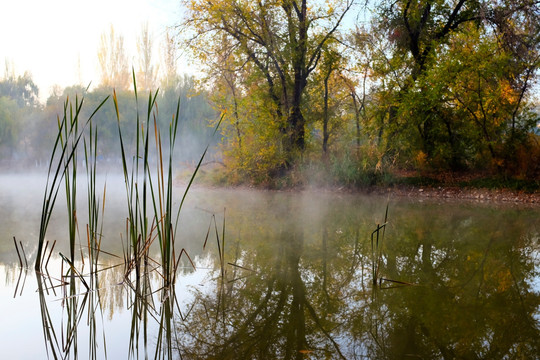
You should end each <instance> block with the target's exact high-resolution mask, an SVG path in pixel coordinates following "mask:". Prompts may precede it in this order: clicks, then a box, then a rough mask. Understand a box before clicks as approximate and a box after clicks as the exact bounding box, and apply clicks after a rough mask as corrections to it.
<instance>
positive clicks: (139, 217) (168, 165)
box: [113, 72, 223, 288]
mask: <svg viewBox="0 0 540 360" xmlns="http://www.w3.org/2000/svg"><path fill="white" fill-rule="evenodd" d="M133 84H134V93H135V102H136V106H137V115H136V117H137V118H136V120H137V122H136V124H137V129H136V140H135V154H134V157H133V161H132V165H131V167H128V158H127V154H126V147H125V142H124V137H123V135H122V128H121V119H120V112H119V106H118V99H117V96H116V92H114V93H113V101H114V105H115V110H116V116H117V125H118V133H119V137H120V148H121V155H122V168H123V173H124V180H125V186H126V194H127V202H128V223H127V231H128V241H129V244H128V255H127V259H126V262H127V263H128V264H129V265H128V267H127V272H129V271H131V269H133V268H134V269H135V273H136V279H137V281H138V279H139V278H140V276H141V272H140V261H141V259H143V258H144V259H145V262H146V261H147V256H148V249H149V247H150V244H151V243H152V242H153V241H154V239H155V238H157V239H158V242H159V249H160V257H161V259H160V265H161V268H162V277H163V280H164V287H165V288H168V287H169V286H170V285H171V284H172V283H174V278H175V274H176V269H177V268H178V264H179V262H180V257H181V256H182V255H183V254H186V255H187V253H186V252H185V250H184V249H182V250H181V251H180V252H178V253H177V251H176V250H175V248H174V239H175V234H176V230H177V227H178V220H179V217H180V210H181V208H182V205H183V204H184V201H185V199H186V195H187V193H188V191H189V189H190V187H191V185H192V183H193V180H194V179H195V176H196V174H197V172H198V170H199V168H200V166H201V164H202V161H203V159H204V157H205V155H206V153H207V151H208V149H209V146H210V145H208V146H207V147H206V149H205V150H204V152H203V154H202V156H201V158H200V159H199V162H198V164H197V166H196V168H195V170H194V172H193V174H192V176H191V178H190V180H189V183H188V185H187V187H186V189H185V191H184V194H183V196H182V200H181V202H180V205H179V206H178V208H175V207H174V196H173V188H174V186H173V180H174V173H175V171H174V159H173V157H174V150H175V149H174V147H175V143H176V137H177V133H178V124H179V120H180V99H179V100H178V103H177V106H176V113H175V114H174V115H173V117H172V119H171V122H170V123H169V128H168V145H169V147H168V149H167V152H164V151H163V145H162V144H163V143H162V137H161V129H160V128H159V126H158V121H157V119H158V116H159V114H158V106H157V103H156V99H157V96H158V92H159V90H158V91H156V92H154V93H152V92H149V94H148V102H147V111H146V117H145V118H144V119H143V120H141V118H140V114H139V100H138V92H137V82H136V79H135V73H134V72H133ZM222 119H223V116H222V118H221V119H220V121H219V122H218V124H217V125H216V127H215V129H214V133H213V135H215V133H216V132H217V129H218V128H219V125H220V124H221V121H222ZM151 126H152V127H153V129H152V128H151ZM151 130H153V133H154V142H155V151H156V153H155V157H152V158H153V159H154V158H155V161H156V164H155V165H156V167H155V171H153V168H152V167H151V164H150V157H151V156H150V152H149V142H150V141H149V140H150V132H151ZM141 178H142V187H141V186H140V184H139V181H140V180H141ZM149 200H151V203H148V201H149ZM147 205H148V206H151V207H152V210H153V213H151V214H149V213H147ZM149 220H151V222H150V221H149ZM173 220H174V222H173ZM149 224H151V225H150V226H149ZM173 224H174V226H173ZM154 233H155V234H154ZM188 257H189V255H188ZM190 261H191V259H190Z"/></svg>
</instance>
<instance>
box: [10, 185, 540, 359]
mask: <svg viewBox="0 0 540 360" xmlns="http://www.w3.org/2000/svg"><path fill="white" fill-rule="evenodd" d="M188 200H189V203H188V204H187V205H186V207H185V209H186V210H187V211H185V212H183V213H182V215H181V224H180V226H181V229H182V230H181V231H182V234H181V235H180V237H181V238H180V239H179V240H178V241H180V242H181V246H180V247H179V248H186V249H188V252H189V254H190V256H191V257H192V258H193V259H194V260H195V259H196V260H195V265H196V268H197V270H193V269H192V268H191V267H190V266H191V265H190V264H189V262H186V264H185V265H186V267H185V268H184V269H182V270H181V271H180V272H179V273H178V274H177V280H176V287H174V288H170V289H169V290H168V291H165V290H166V289H163V278H162V277H160V276H159V272H158V271H154V270H153V267H154V266H155V265H154V264H152V263H150V264H149V265H148V271H144V272H143V273H144V274H146V276H142V277H140V279H139V281H137V279H136V278H130V277H128V278H125V277H124V272H123V271H124V267H123V265H122V264H118V263H117V262H118V260H115V259H114V258H113V257H110V259H109V260H108V259H106V255H105V254H102V256H103V259H102V258H101V257H100V262H101V261H102V264H101V267H100V269H101V271H100V272H98V273H97V274H94V275H95V277H88V276H87V275H86V273H85V270H84V266H83V265H82V264H77V268H78V269H79V270H78V271H80V273H81V274H85V275H84V276H85V277H84V278H85V281H86V283H87V285H88V287H89V289H86V287H84V286H83V285H81V282H80V279H79V278H78V277H76V276H73V274H74V273H72V274H69V275H68V276H67V278H66V277H60V276H58V274H66V273H67V270H66V269H67V265H66V264H64V269H61V268H60V266H58V265H57V264H59V263H60V261H58V258H57V257H56V255H55V256H54V261H56V262H55V264H56V265H55V264H53V265H51V266H50V269H49V270H50V272H51V275H52V276H41V275H39V276H37V277H36V279H35V282H34V278H33V277H32V274H31V273H29V276H28V279H26V276H25V273H24V272H23V273H19V272H18V271H16V270H15V269H16V266H14V264H16V263H18V260H17V257H16V252H15V249H14V247H13V241H12V236H13V235H17V239H19V238H21V239H23V243H24V246H25V249H32V245H31V244H28V243H27V242H26V243H25V242H24V241H25V237H24V236H19V235H18V232H15V233H8V234H4V233H2V236H3V237H2V241H4V238H6V241H7V240H9V241H10V247H8V246H7V245H5V244H4V243H2V244H0V245H2V248H5V249H6V250H5V252H4V253H2V254H1V255H0V259H2V263H7V262H8V261H7V260H5V259H8V258H9V259H10V260H9V261H11V263H9V264H11V265H9V266H8V265H5V266H2V267H0V269H2V272H3V273H5V278H6V288H7V289H8V290H9V293H8V296H9V298H10V299H13V296H14V295H15V297H16V298H15V299H14V301H17V300H19V301H23V300H24V298H25V297H28V296H31V295H33V290H34V288H35V287H34V286H36V287H37V289H38V292H37V293H38V295H36V296H35V298H36V299H37V298H39V304H40V315H41V323H39V321H38V320H37V318H35V319H30V320H26V321H27V323H26V324H25V326H26V327H28V329H31V328H35V327H39V329H40V334H39V337H38V338H33V337H31V335H30V331H29V334H28V335H27V336H28V339H27V341H31V342H33V343H39V342H41V343H43V340H44V343H45V347H44V349H45V350H46V351H47V353H48V355H49V357H50V358H64V357H69V358H84V359H86V358H99V359H101V358H105V357H108V358H125V357H126V354H128V357H129V358H133V359H136V358H146V357H147V358H163V359H173V358H183V359H212V358H213V359H239V358H249V359H274V358H283V359H306V358H310V359H319V358H332V359H333V358H343V359H362V358H374V359H377V358H379V359H394V358H409V357H412V358H425V359H429V358H445V359H453V358H472V359H497V358H535V356H537V354H538V353H540V348H539V347H540V346H539V345H538V338H540V324H539V321H540V313H539V308H540V288H539V287H538V283H539V274H538V272H539V270H540V258H539V256H540V255H539V254H540V244H539V242H540V223H539V220H538V219H539V218H540V210H539V209H537V208H520V207H498V206H495V205H482V204H472V203H453V202H442V203H439V202H427V201H426V202H424V203H415V202H411V201H406V200H391V201H390V205H389V214H388V225H387V227H386V228H385V236H384V242H383V243H382V245H381V247H380V249H379V251H380V254H381V256H380V260H379V259H377V260H376V261H377V265H378V267H379V269H378V271H377V280H378V281H377V285H376V286H375V287H373V286H372V269H373V265H374V257H373V255H372V248H371V244H370V234H371V233H372V232H373V230H374V229H375V228H376V225H377V224H382V223H384V212H385V208H386V203H387V199H384V198H377V197H365V196H356V195H336V194H330V193H329V194H324V193H322V194H309V193H306V194H293V193H279V192H276V193H274V192H239V191H222V190H219V191H218V190H209V191H199V190H196V191H193V192H192V193H190V196H189V197H188ZM12 203H14V202H12ZM224 208H226V229H225V237H223V235H222V233H221V231H222V229H221V224H222V223H223V221H224V218H223V209H224ZM201 209H204V211H203V210H201ZM15 211H17V210H15ZM207 211H209V212H210V214H212V213H215V214H216V220H215V221H214V222H211V216H209V215H208V213H207ZM114 217H115V215H114V214H113V215H111V213H108V214H107V213H106V219H107V221H112V220H111V219H112V218H114ZM118 218H122V216H118ZM0 221H1V220H0ZM209 223H210V224H211V231H210V236H209V239H208V243H207V246H206V248H205V250H204V251H203V244H204V240H205V234H206V233H207V232H208V226H209ZM0 225H1V224H0ZM15 225H16V224H15V223H13V224H11V225H10V226H9V229H10V231H11V230H13V227H14V226H15ZM24 226H26V227H28V226H27V224H25V225H24ZM122 226H125V222H124V223H123V224H121V225H117V228H122ZM105 227H107V224H106V225H105ZM0 228H2V227H0ZM16 230H17V229H15V230H14V231H16ZM26 231H28V230H26ZM105 231H107V229H105ZM56 232H57V233H61V231H60V230H56ZM51 233H53V234H54V233H55V230H54V229H53V230H52V232H51ZM109 234H110V233H108V234H107V236H106V237H105V238H104V241H105V243H106V245H104V247H103V248H104V250H106V251H109V252H112V253H115V254H121V250H118V247H119V246H121V241H120V239H118V241H117V244H115V243H114V242H113V240H114V236H113V235H109ZM58 238H59V239H60V238H61V237H60V236H59V237H58ZM117 238H118V237H117ZM188 239H192V241H189V240H188ZM218 244H219V247H218ZM61 246H62V245H61V244H60V245H59V247H60V248H61ZM115 247H116V248H115ZM56 251H60V250H55V252H56ZM27 253H28V254H31V253H32V251H31V250H29V251H28V252H27ZM156 257H157V256H156ZM51 262H53V260H51ZM114 265H119V266H116V267H112V266H114ZM54 266H57V267H58V268H56V269H55V268H54ZM86 272H88V270H86ZM19 277H20V279H19ZM18 279H19V280H18ZM17 284H19V285H17ZM23 284H25V285H24V291H23V289H22V288H23ZM34 284H36V285H34ZM58 299H60V300H59V301H58ZM0 301H2V302H3V303H4V302H5V300H4V298H2V299H0ZM3 303H2V304H3ZM2 304H0V305H2ZM6 304H7V305H6V306H12V305H11V303H7V302H6ZM2 308H5V306H0V309H2ZM0 311H1V310H0ZM2 317H3V318H4V315H2ZM32 321H34V322H32ZM0 335H1V336H0V339H2V338H6V337H7V338H8V339H9V337H8V335H9V334H6V333H4V332H2V333H1V334H0ZM6 345H9V344H6ZM8 349H9V346H8ZM25 350H26V349H20V348H19V349H17V350H8V354H12V357H18V358H31V356H30V355H25V353H23V352H24V351H25ZM45 350H44V351H45ZM15 354H16V355H20V356H15Z"/></svg>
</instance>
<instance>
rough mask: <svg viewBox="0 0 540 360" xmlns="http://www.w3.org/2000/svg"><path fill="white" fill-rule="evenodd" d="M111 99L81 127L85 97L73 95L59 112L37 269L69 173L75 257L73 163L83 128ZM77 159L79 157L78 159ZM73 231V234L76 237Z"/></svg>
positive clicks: (48, 175)
mask: <svg viewBox="0 0 540 360" xmlns="http://www.w3.org/2000/svg"><path fill="white" fill-rule="evenodd" d="M107 100H108V97H106V98H105V99H104V100H103V101H102V102H101V103H100V104H99V105H98V106H97V107H96V108H95V109H94V111H93V112H92V114H91V115H90V116H89V118H88V119H87V120H86V121H85V122H84V123H83V125H82V126H81V127H80V129H81V131H79V120H80V116H81V111H82V106H83V103H84V97H82V98H81V99H80V101H79V99H78V97H76V99H75V106H73V104H72V103H71V102H70V100H69V97H68V98H67V99H66V101H65V103H64V107H63V117H62V118H61V119H60V116H57V123H58V133H57V135H56V139H55V142H54V145H53V149H52V153H51V157H50V161H49V167H48V170H47V182H46V185H45V191H44V194H43V203H42V209H41V220H40V226H39V238H38V249H37V256H36V263H35V270H36V271H38V272H39V271H41V266H42V254H43V249H44V245H45V235H46V233H47V227H48V225H49V222H50V220H51V216H52V212H53V209H54V206H55V204H56V199H57V198H58V193H59V190H60V187H61V185H62V180H63V179H64V177H66V176H67V179H66V181H65V183H64V185H65V189H66V197H67V198H68V200H67V207H68V214H69V222H70V224H69V232H70V255H71V258H72V259H73V258H74V252H75V250H74V249H75V243H74V240H73V241H72V240H71V239H72V238H73V239H74V233H75V230H74V229H75V224H76V198H75V196H74V195H76V185H73V184H74V183H75V182H76V165H73V164H74V163H75V160H76V152H77V147H78V144H79V142H80V140H81V138H82V136H83V130H84V128H85V127H86V125H87V124H88V122H89V121H90V120H91V119H92V118H93V117H94V115H95V114H96V113H97V112H98V110H99V109H100V108H101V107H102V106H103V105H104V104H105V102H106V101H107ZM74 159H75V160H74ZM72 234H73V237H72Z"/></svg>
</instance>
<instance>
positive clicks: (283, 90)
mask: <svg viewBox="0 0 540 360" xmlns="http://www.w3.org/2000/svg"><path fill="white" fill-rule="evenodd" d="M353 4H354V1H353V0H352V1H326V2H324V3H323V2H318V1H308V0H301V1H298V0H286V1H274V0H266V1H257V2H253V1H244V0H237V1H220V0H217V1H200V0H193V1H186V4H185V5H186V7H187V9H188V14H187V16H186V20H185V21H184V22H183V26H184V27H185V28H187V29H189V30H190V31H191V32H192V33H193V36H192V37H191V38H190V39H189V41H188V45H189V46H190V48H191V49H192V50H193V51H194V52H195V55H196V56H197V57H198V58H199V59H200V60H202V61H203V62H205V63H206V64H207V65H208V64H209V63H211V62H210V61H209V59H216V58H218V57H220V54H221V56H222V54H229V55H230V56H232V57H234V63H235V64H236V65H237V71H239V72H242V71H244V70H246V69H248V68H249V70H250V73H249V75H250V79H249V81H250V82H251V84H252V86H254V87H255V88H258V89H261V90H262V91H264V93H265V96H266V98H267V99H268V102H269V103H271V104H272V108H273V109H272V112H273V117H274V120H273V121H274V122H275V123H276V128H278V129H279V134H281V137H282V139H283V140H282V145H281V146H283V148H284V151H285V153H286V157H287V160H286V162H287V163H290V162H291V161H292V160H293V157H294V154H295V153H297V152H302V151H303V150H304V148H305V145H306V119H305V116H304V110H303V106H304V104H303V97H304V94H305V89H306V87H307V85H308V83H309V81H310V75H311V74H312V73H313V71H314V70H315V69H317V68H318V66H319V61H320V59H321V54H322V49H323V47H324V45H325V44H326V43H327V42H328V41H329V40H330V39H332V38H333V37H334V36H335V35H336V34H337V32H338V29H339V27H340V25H341V23H342V21H343V18H344V17H345V15H346V14H347V13H348V11H349V10H350V9H351V7H352V6H353ZM224 40H225V41H224ZM274 141H275V140H274Z"/></svg>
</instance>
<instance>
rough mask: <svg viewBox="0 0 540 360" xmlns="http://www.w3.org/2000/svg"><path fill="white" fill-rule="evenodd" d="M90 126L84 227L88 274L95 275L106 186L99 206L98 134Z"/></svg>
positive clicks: (86, 147)
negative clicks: (86, 211) (97, 188)
mask: <svg viewBox="0 0 540 360" xmlns="http://www.w3.org/2000/svg"><path fill="white" fill-rule="evenodd" d="M92 125H93V124H92V121H90V124H89V140H88V142H87V141H86V138H84V159H85V165H86V178H87V206H88V223H87V226H86V236H87V243H88V257H89V262H90V273H91V274H97V271H98V259H99V252H100V249H101V240H102V233H103V220H102V219H103V215H104V213H105V199H106V193H107V185H106V184H104V186H103V197H102V204H100V198H99V197H98V195H97V194H96V186H97V182H96V174H97V144H98V132H97V126H95V127H93V126H92ZM100 214H101V217H100ZM100 220H101V223H100Z"/></svg>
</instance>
